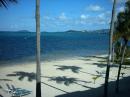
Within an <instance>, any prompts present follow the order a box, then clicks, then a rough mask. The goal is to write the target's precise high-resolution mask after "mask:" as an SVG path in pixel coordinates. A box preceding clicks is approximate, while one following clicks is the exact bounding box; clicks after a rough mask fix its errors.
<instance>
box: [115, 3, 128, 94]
mask: <svg viewBox="0 0 130 97" xmlns="http://www.w3.org/2000/svg"><path fill="white" fill-rule="evenodd" d="M119 39H121V40H123V43H124V44H123V48H122V50H121V60H120V64H119V69H118V76H117V81H116V92H117V93H118V92H119V77H120V72H121V68H122V64H123V62H124V58H125V52H126V49H127V43H128V41H129V40H130V1H127V2H126V3H125V11H124V12H120V13H119V14H118V16H117V25H116V32H115V33H114V36H113V42H116V41H119Z"/></svg>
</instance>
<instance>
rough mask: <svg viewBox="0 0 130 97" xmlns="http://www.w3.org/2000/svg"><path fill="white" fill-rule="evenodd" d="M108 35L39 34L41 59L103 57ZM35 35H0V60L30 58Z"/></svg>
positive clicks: (29, 33) (105, 51)
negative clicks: (100, 55)
mask: <svg viewBox="0 0 130 97" xmlns="http://www.w3.org/2000/svg"><path fill="white" fill-rule="evenodd" d="M107 49H108V34H106V33H105V34H104V33H83V32H79V33H77V32H76V33H74V32H73V33H66V32H57V33H56V32H50V33H45V32H42V33H41V60H52V59H58V58H66V57H75V56H90V55H95V54H106V53H107ZM35 51H36V33H34V32H0V61H7V60H13V61H15V60H17V59H18V60H20V59H22V58H25V59H27V60H28V58H31V57H32V58H34V57H35V54H36V53H35Z"/></svg>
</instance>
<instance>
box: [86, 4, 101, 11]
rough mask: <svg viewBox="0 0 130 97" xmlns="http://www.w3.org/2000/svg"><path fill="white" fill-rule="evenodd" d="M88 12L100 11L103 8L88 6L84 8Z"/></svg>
mask: <svg viewBox="0 0 130 97" xmlns="http://www.w3.org/2000/svg"><path fill="white" fill-rule="evenodd" d="M86 9H87V10H89V11H102V10H103V8H102V7H101V6H99V5H89V7H87V8H86Z"/></svg>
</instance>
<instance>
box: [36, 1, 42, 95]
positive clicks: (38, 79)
mask: <svg viewBox="0 0 130 97" xmlns="http://www.w3.org/2000/svg"><path fill="white" fill-rule="evenodd" d="M35 18H36V64H37V66H36V97H41V63H40V0H36V14H35Z"/></svg>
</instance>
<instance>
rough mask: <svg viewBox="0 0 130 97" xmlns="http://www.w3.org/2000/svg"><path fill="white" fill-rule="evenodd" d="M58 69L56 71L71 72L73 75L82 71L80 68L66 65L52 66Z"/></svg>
mask: <svg viewBox="0 0 130 97" xmlns="http://www.w3.org/2000/svg"><path fill="white" fill-rule="evenodd" d="M54 66H56V67H58V68H56V69H58V70H62V71H65V70H71V71H72V72H73V73H79V72H80V70H81V69H82V68H81V67H78V66H67V65H54Z"/></svg>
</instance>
